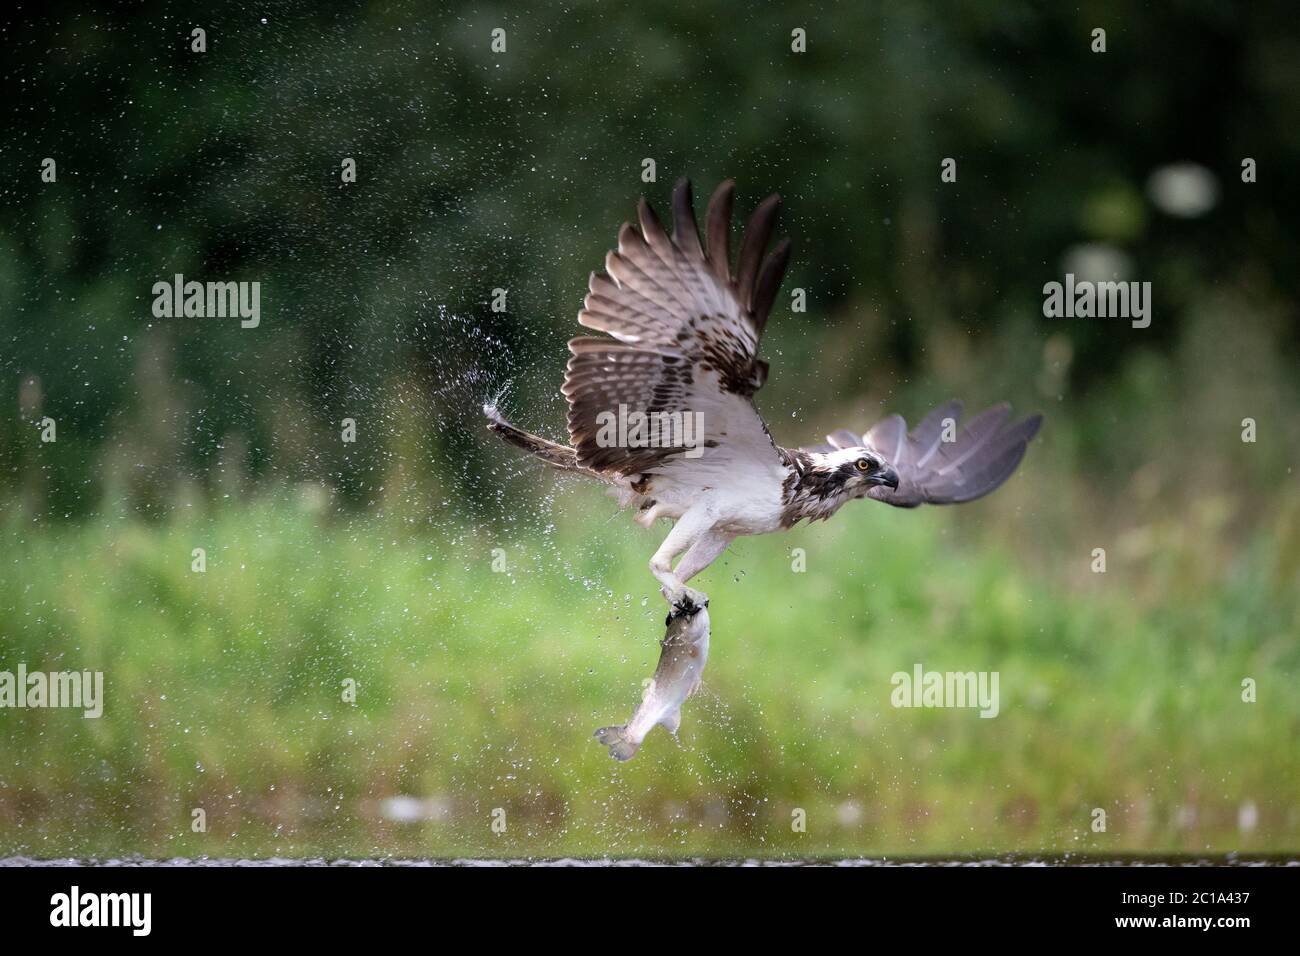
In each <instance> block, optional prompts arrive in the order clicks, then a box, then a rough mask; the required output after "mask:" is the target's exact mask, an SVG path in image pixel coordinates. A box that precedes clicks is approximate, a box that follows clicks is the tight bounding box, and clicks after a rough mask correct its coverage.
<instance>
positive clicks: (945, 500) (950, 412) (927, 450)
mask: <svg viewBox="0 0 1300 956" xmlns="http://www.w3.org/2000/svg"><path fill="white" fill-rule="evenodd" d="M734 190H735V184H734V183H733V182H731V181H727V182H724V183H723V184H722V185H721V186H719V187H718V188H717V190H716V191H715V192H714V194H713V198H712V199H710V200H709V207H708V214H707V218H706V220H705V238H704V241H703V242H701V240H700V233H699V229H698V227H697V225H696V220H695V210H694V203H693V201H692V198H691V186H690V182H689V181H687V180H685V179H683V180H681V181H680V182H679V183H678V184H677V188H676V190H675V191H674V193H673V231H672V235H671V236H670V235H669V234H668V233H667V232H666V231H665V229H664V227H663V225H662V224H661V223H660V221H659V219H658V217H657V216H656V215H655V213H654V211H653V210H652V209H651V208H650V206H649V204H647V203H646V201H645V200H644V199H642V200H641V202H640V204H639V205H638V207H637V213H638V220H639V225H640V228H639V229H638V228H637V227H636V226H633V225H632V224H630V223H624V224H623V227H622V229H620V230H619V234H618V249H617V250H615V251H612V252H610V253H609V254H608V255H607V256H606V258H605V271H604V272H594V273H592V276H591V282H590V285H589V289H590V291H589V292H588V294H587V297H586V299H585V300H584V302H583V308H582V311H580V312H579V313H578V322H579V323H581V324H582V325H584V326H586V327H587V328H589V329H595V330H596V331H598V332H604V333H606V335H607V336H612V338H611V337H603V336H581V337H578V338H575V339H573V340H572V341H570V342H569V352H570V353H571V355H570V358H569V364H568V369H567V374H566V375H565V379H564V385H563V387H562V388H561V392H562V393H563V394H564V396H565V398H566V399H567V401H568V405H569V415H568V426H569V439H570V442H571V444H568V445H565V444H559V443H557V442H552V441H549V440H547V439H545V438H541V437H539V436H537V435H534V434H532V433H530V432H527V431H524V430H523V429H521V428H517V427H516V426H514V425H512V424H510V423H509V422H507V421H506V420H505V419H504V418H503V417H502V416H501V415H500V413H499V412H498V411H497V409H496V407H495V406H494V405H491V404H489V405H486V406H484V413H485V414H486V415H487V417H488V427H489V428H490V429H491V430H492V431H494V432H496V433H497V434H498V435H500V436H501V437H502V438H503V439H505V440H506V441H507V442H509V443H511V444H512V445H516V446H518V447H519V448H522V449H523V450H524V451H526V452H529V453H530V454H532V455H533V456H535V457H537V458H539V459H541V460H542V461H544V462H546V463H547V464H549V465H552V466H553V467H555V468H558V469H560V470H563V471H567V472H574V473H578V474H582V475H586V476H589V477H591V478H595V479H597V480H600V481H603V482H605V483H606V484H608V485H609V486H610V489H611V492H612V493H613V494H614V496H615V497H616V498H617V499H618V501H619V504H620V505H621V506H622V507H635V508H636V511H637V514H636V520H637V521H638V522H639V523H640V524H642V525H643V526H644V527H647V528H649V527H650V526H651V525H652V524H653V523H654V522H655V521H656V520H657V519H659V518H669V519H672V520H673V521H674V522H675V524H674V526H673V529H672V531H670V532H669V533H668V536H667V537H666V538H665V539H664V541H663V543H662V544H661V545H660V546H659V549H658V550H657V551H655V553H654V556H653V557H652V558H651V559H650V570H651V572H652V573H653V574H654V576H655V577H656V578H657V579H658V581H659V583H660V585H661V586H662V587H661V590H662V593H663V595H664V597H665V598H666V599H667V601H668V602H669V604H670V605H671V610H670V612H669V617H668V623H669V629H670V633H669V637H667V638H665V642H664V654H665V655H669V654H670V653H674V652H675V651H673V648H676V647H677V646H678V645H679V644H681V643H682V642H680V641H671V640H670V639H669V638H671V636H672V633H671V631H672V624H673V621H674V620H675V619H677V618H680V617H687V618H690V617H692V616H694V615H696V614H698V613H699V611H700V610H701V609H703V608H704V607H705V606H706V605H707V602H708V599H707V596H705V595H704V594H702V593H700V592H698V591H695V590H693V589H691V588H688V587H687V586H686V582H687V581H689V580H691V578H693V577H694V576H695V575H697V574H699V573H700V572H701V571H703V570H704V569H705V568H707V567H708V566H709V565H710V564H711V563H712V562H713V561H714V560H716V559H717V558H718V556H719V555H721V554H722V553H723V551H725V550H726V548H727V545H728V544H730V543H731V542H732V541H733V540H734V539H735V538H736V537H737V536H739V535H754V534H766V533H768V532H770V531H780V530H783V529H785V528H789V527H791V526H792V525H794V524H796V523H797V522H799V521H802V520H804V519H807V520H809V521H816V520H818V519H825V518H829V517H830V516H831V515H833V514H834V513H835V512H836V511H838V510H839V509H840V507H841V506H842V505H844V504H845V503H847V502H849V501H853V500H855V499H858V498H871V499H874V500H876V501H883V502H884V503H886V504H890V505H894V506H896V507H900V508H914V507H916V506H917V505H921V504H957V503H960V502H965V501H973V500H974V499H976V498H979V497H982V496H983V495H986V494H988V493H989V492H991V491H993V490H994V489H995V488H997V487H998V486H999V485H1001V484H1002V483H1003V482H1004V481H1006V479H1007V478H1008V477H1009V476H1010V475H1011V473H1012V472H1013V471H1015V469H1016V466H1017V465H1019V464H1020V460H1021V458H1023V457H1024V454H1025V449H1026V447H1027V446H1028V444H1029V442H1030V440H1031V439H1032V438H1033V437H1034V435H1035V434H1036V433H1037V431H1038V427H1039V425H1040V424H1041V423H1042V416H1041V415H1033V416H1030V417H1028V418H1025V419H1022V420H1020V421H1018V422H1015V423H1014V424H1008V419H1009V416H1010V408H1009V407H1008V406H1007V405H1006V404H1005V403H1003V404H999V405H995V406H993V407H992V408H989V409H986V410H985V411H983V412H981V413H980V414H978V415H976V416H975V417H974V418H972V419H970V421H969V422H967V423H966V425H965V427H964V428H962V429H961V430H960V431H959V430H957V428H956V420H957V418H958V416H959V415H960V414H961V404H960V403H959V402H955V401H954V402H949V403H948V404H946V405H942V406H940V407H939V408H937V409H935V410H934V411H932V412H931V413H930V414H929V415H927V416H926V417H925V418H924V419H923V420H922V421H921V423H920V424H919V425H917V426H916V427H915V428H913V429H912V430H911V431H910V432H909V431H908V428H907V423H906V422H904V420H903V419H902V418H901V417H899V416H898V415H891V416H890V417H888V418H886V419H884V420H883V421H880V422H878V423H876V424H875V425H873V426H872V427H871V428H869V429H868V430H867V431H866V432H865V433H858V432H854V431H850V430H849V429H847V428H843V429H839V430H838V431H836V432H834V433H832V434H831V435H828V436H827V443H826V444H821V445H815V446H809V447H802V448H787V447H783V446H781V445H778V444H776V442H775V441H774V440H773V439H772V436H771V434H770V433H769V432H768V429H767V425H766V424H765V423H764V422H763V419H762V418H761V417H760V416H759V414H758V409H757V408H755V406H754V401H753V397H754V394H755V393H756V392H757V391H758V390H759V389H760V388H762V386H763V383H764V382H765V381H766V379H767V373H768V363H767V362H765V361H764V360H763V359H761V358H759V355H758V349H759V340H760V339H761V338H762V335H763V329H764V327H765V326H766V324H767V319H768V315H769V313H770V312H771V309H772V303H773V301H774V300H775V298H776V293H777V290H778V288H779V287H780V284H781V278H782V276H783V275H784V273H785V269H786V265H787V264H788V263H789V259H790V241H789V240H788V239H785V240H782V241H781V242H780V243H778V244H777V246H776V247H775V248H774V249H773V250H772V252H771V253H770V254H768V255H767V256H766V257H765V256H764V252H765V250H766V249H767V246H768V242H769V240H770V239H771V236H772V230H773V227H774V225H775V223H776V215H777V210H778V208H779V206H780V202H781V200H780V197H779V196H776V195H773V196H770V197H768V198H767V199H765V200H764V201H763V202H762V203H760V204H759V205H758V208H757V209H756V210H755V211H754V214H753V216H752V217H751V218H750V220H749V225H748V227H747V228H746V230H745V235H744V238H743V239H742V241H741V246H740V254H739V256H738V258H737V262H736V266H735V269H734V270H733V269H732V265H731V253H730V232H731V207H732V198H733V194H734ZM630 416H639V417H638V420H637V422H636V423H635V424H634V426H633V427H625V426H626V419H627V418H629V417H630ZM646 421H650V422H651V423H652V424H653V425H656V426H658V427H652V428H650V429H648V430H647V429H646V428H645V427H644V424H645V422H646ZM616 422H617V423H618V427H614V425H615V423H616ZM687 425H689V426H691V427H689V428H688V427H685V426H687ZM638 426H640V427H638ZM665 433H667V437H666V440H665ZM679 555H680V556H681V560H680V561H678V563H677V565H676V566H675V567H674V565H673V561H674V559H676V558H677V557H678V556H679ZM702 617H704V618H705V622H704V624H703V627H704V629H705V632H706V633H705V635H704V640H705V643H704V644H703V645H702V646H703V647H704V648H705V652H706V653H707V646H708V645H707V616H706V615H702ZM696 629H698V627H697V628H696ZM691 646H694V645H691ZM660 667H661V670H662V669H663V668H664V665H663V663H662V661H661V665H660ZM699 667H700V668H701V669H702V667H703V662H702V661H700V662H699ZM682 673H683V674H687V670H686V669H682ZM683 682H685V683H686V684H687V686H689V688H690V689H691V690H693V689H694V687H695V686H698V683H699V681H698V673H696V672H694V671H693V670H692V671H691V672H690V673H689V674H688V676H686V677H683ZM660 691H661V692H663V691H664V689H663V688H660ZM688 693H689V692H688ZM648 703H649V702H646V703H643V707H642V708H641V711H639V715H640V713H641V712H644V711H645V710H646V707H647V706H648ZM677 704H678V706H679V705H680V701H677ZM660 709H663V708H660ZM639 715H638V717H639ZM678 719H679V716H677V715H676V711H675V710H674V709H673V708H671V707H670V708H668V710H667V711H666V713H665V716H664V718H663V719H662V720H659V721H658V722H659V723H662V724H663V725H664V726H666V727H668V728H669V729H670V730H674V731H675V729H676V726H677V720H678ZM654 722H655V721H650V722H649V725H648V726H645V727H644V728H642V732H641V733H640V734H639V736H638V737H637V739H636V740H635V741H634V744H635V745H636V746H639V743H640V739H639V737H641V736H644V731H648V730H649V728H650V727H651V726H653V725H654ZM641 723H645V721H643V720H639V719H638V718H634V721H633V722H632V725H633V726H639V725H640V724H641ZM621 730H622V728H602V729H601V731H598V736H601V739H602V742H605V743H609V744H611V753H613V754H614V755H615V756H616V757H619V758H620V759H627V756H630V753H627V756H624V753H626V752H627V750H628V749H629V747H627V746H623V747H620V745H619V740H620V738H618V735H617V732H619V731H621ZM606 738H608V739H606ZM630 750H631V752H632V753H634V752H635V746H630Z"/></svg>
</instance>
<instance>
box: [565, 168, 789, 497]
mask: <svg viewBox="0 0 1300 956" xmlns="http://www.w3.org/2000/svg"><path fill="white" fill-rule="evenodd" d="M734 188H735V187H734V184H732V183H731V182H730V181H728V182H724V183H723V184H722V185H721V186H719V187H718V189H717V190H716V191H715V192H714V194H713V198H712V199H711V200H710V201H709V211H708V220H707V224H706V229H707V246H706V245H702V244H701V242H700V237H699V229H698V226H697V224H696V220H695V212H694V208H693V204H692V201H691V188H690V183H689V182H688V181H687V180H685V179H683V180H681V181H680V182H679V183H678V184H677V188H676V190H675V191H674V194H673V204H672V209H673V234H672V235H671V236H669V235H668V233H667V231H666V230H665V229H664V226H663V223H662V222H661V221H660V220H659V217H658V216H657V215H656V214H655V212H654V210H653V209H651V207H650V205H649V204H648V203H646V202H645V200H642V201H641V202H640V203H639V204H638V206H637V223H638V225H637V226H633V225H631V224H630V223H625V224H624V225H623V227H622V228H621V229H620V230H619V234H618V248H617V250H615V251H613V252H610V253H609V255H608V256H606V259H605V273H604V274H601V273H593V274H592V276H591V281H590V284H589V287H588V289H589V290H588V293H587V297H586V299H585V300H584V301H583V308H582V311H581V312H579V313H578V321H579V323H581V324H582V325H584V326H586V327H587V328H590V329H595V330H597V331H600V332H605V333H608V334H609V335H611V336H613V339H603V338H595V337H580V338H576V339H574V340H573V341H572V342H570V343H569V350H570V352H571V353H572V357H571V358H570V360H569V365H568V372H567V375H566V376H565V381H564V387H563V389H562V391H563V393H564V395H565V397H566V398H567V399H568V402H569V434H570V437H571V439H572V441H573V444H574V446H575V448H576V449H577V454H578V461H579V463H580V464H582V465H583V466H585V467H590V468H596V469H600V470H605V471H614V472H618V473H621V474H631V473H634V472H642V471H645V470H647V469H649V468H652V467H654V466H655V465H656V464H660V463H662V462H663V461H664V460H665V459H668V458H672V457H674V456H676V455H679V454H680V453H681V451H682V449H681V448H609V447H601V446H600V442H599V441H598V436H599V435H600V425H601V422H600V418H601V413H602V412H613V413H617V412H618V409H619V406H620V405H622V406H626V408H627V409H628V410H629V411H638V412H644V413H652V412H658V411H667V412H672V411H683V412H685V411H697V410H699V409H701V408H702V407H705V406H707V407H709V408H710V409H712V410H713V415H712V416H711V417H713V418H714V419H721V421H719V422H717V423H716V427H717V428H718V433H717V434H710V427H711V426H710V422H709V421H708V420H707V418H706V420H705V421H704V427H705V439H706V440H712V441H714V442H716V443H719V444H720V443H723V442H725V441H728V440H731V441H733V442H734V441H735V440H736V439H735V436H736V433H737V431H739V432H740V433H742V434H744V435H745V436H746V441H748V442H749V443H750V444H756V442H754V440H753V436H755V435H762V436H764V437H765V436H766V428H765V427H764V426H763V424H762V420H761V419H760V418H759V417H758V413H757V411H756V410H754V408H753V404H752V402H751V401H750V396H752V395H753V393H754V392H755V391H757V390H758V389H759V388H761V387H762V385H763V382H764V381H765V379H766V377H767V363H766V362H764V361H763V360H762V359H760V358H759V357H758V343H759V338H760V337H761V335H762V331H763V327H764V326H765V325H766V323H767V316H768V312H769V311H770V310H771V307H772V303H773V302H774V301H775V297H776V293H777V289H778V288H779V286H780V283H781V278H782V276H783V274H784V272H785V268H786V266H787V264H788V262H789V256H790V246H789V242H788V241H785V242H782V243H780V244H779V245H778V246H777V248H776V249H775V250H773V252H772V254H771V255H769V256H768V257H767V258H766V259H763V252H764V250H765V249H766V247H767V244H768V241H769V240H770V238H771V234H772V230H773V227H774V226H775V222H776V216H777V212H778V209H779V207H780V199H779V197H777V196H771V197H769V198H768V199H766V200H764V201H763V202H762V203H761V204H760V205H759V207H758V209H757V210H755V212H754V215H753V217H752V218H751V219H750V224H749V228H748V230H747V231H746V235H745V238H744V240H743V242H742V246H741V252H740V257H739V260H738V263H737V271H736V275H735V277H734V278H733V276H732V273H731V267H730V261H729V253H728V240H729V231H730V219H731V206H732V196H733V193H734ZM638 227H639V228H638ZM719 391H721V392H722V393H723V396H722V398H723V400H722V401H721V402H720V401H719V395H718V393H719ZM727 396H730V398H727ZM749 418H752V419H753V422H752V425H753V426H754V427H750V425H751V423H750V422H749V421H748V419H749ZM738 425H739V426H740V427H739V428H738V427H737V426H738ZM724 426H725V428H726V429H729V431H728V430H723V428H724ZM766 444H767V445H769V446H770V445H771V440H770V438H766ZM772 454H774V455H775V454H776V453H775V450H773V452H772Z"/></svg>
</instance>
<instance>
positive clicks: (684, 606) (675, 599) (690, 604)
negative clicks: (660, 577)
mask: <svg viewBox="0 0 1300 956" xmlns="http://www.w3.org/2000/svg"><path fill="white" fill-rule="evenodd" d="M664 597H665V598H667V600H668V603H669V604H670V605H671V606H672V610H670V611H669V612H668V618H667V620H665V622H664V625H665V626H667V625H668V624H671V623H672V622H673V621H674V620H676V619H677V618H679V617H692V616H694V615H695V614H696V613H697V612H699V611H700V610H701V609H703V608H706V607H708V606H709V596H708V595H707V594H705V593H704V592H703V591H696V590H695V589H693V588H688V587H680V588H673V589H672V590H671V591H665V593H664Z"/></svg>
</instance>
